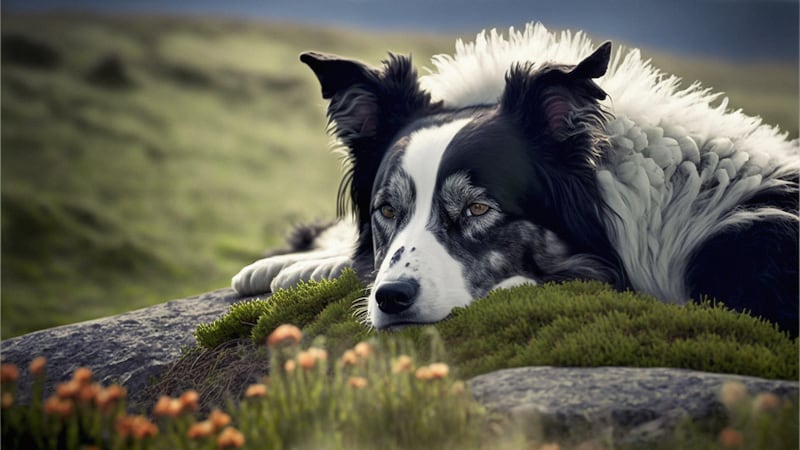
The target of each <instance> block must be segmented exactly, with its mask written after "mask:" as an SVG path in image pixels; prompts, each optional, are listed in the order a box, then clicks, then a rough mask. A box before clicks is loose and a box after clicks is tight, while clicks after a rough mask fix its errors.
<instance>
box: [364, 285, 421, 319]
mask: <svg viewBox="0 0 800 450" xmlns="http://www.w3.org/2000/svg"><path fill="white" fill-rule="evenodd" d="M418 291H419V283H417V282H416V281H414V280H397V281H389V282H387V283H383V284H381V285H380V287H378V290H377V291H375V300H377V301H378V308H380V309H381V311H383V312H385V313H386V314H397V313H399V312H402V311H405V310H406V309H408V308H409V307H410V306H411V305H412V304H413V303H414V300H415V299H416V298H417V292H418Z"/></svg>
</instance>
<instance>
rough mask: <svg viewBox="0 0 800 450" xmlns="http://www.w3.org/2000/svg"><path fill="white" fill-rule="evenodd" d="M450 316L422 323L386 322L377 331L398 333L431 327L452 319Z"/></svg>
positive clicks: (410, 321) (417, 321)
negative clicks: (410, 328)
mask: <svg viewBox="0 0 800 450" xmlns="http://www.w3.org/2000/svg"><path fill="white" fill-rule="evenodd" d="M452 316H453V315H452V314H448V315H447V316H445V318H444V319H441V320H432V321H422V320H395V321H387V323H385V324H381V326H380V327H378V329H380V330H382V331H400V330H402V329H403V328H407V327H413V326H423V325H433V324H435V323H440V322H444V321H445V320H447V319H449V318H450V317H452Z"/></svg>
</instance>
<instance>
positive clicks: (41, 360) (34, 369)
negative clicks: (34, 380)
mask: <svg viewBox="0 0 800 450" xmlns="http://www.w3.org/2000/svg"><path fill="white" fill-rule="evenodd" d="M46 365H47V358H45V357H44V356H37V357H36V358H33V361H31V364H30V366H28V371H29V372H30V373H31V375H33V376H37V377H38V376H39V375H41V374H43V373H44V367H45V366H46Z"/></svg>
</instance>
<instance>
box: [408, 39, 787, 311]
mask: <svg viewBox="0 0 800 450" xmlns="http://www.w3.org/2000/svg"><path fill="white" fill-rule="evenodd" d="M594 48H595V45H593V43H592V42H591V41H590V40H589V39H588V38H587V37H586V36H585V35H584V34H583V33H581V32H578V33H574V34H573V33H570V32H562V33H559V34H555V33H551V32H549V31H547V29H546V28H545V27H544V26H542V25H541V24H528V25H527V26H526V27H525V29H524V30H523V31H516V30H514V29H513V28H511V29H509V32H508V37H503V36H502V35H500V34H499V33H498V32H497V31H496V30H492V31H490V32H485V31H484V32H482V33H481V34H479V35H478V36H477V37H476V39H475V41H474V42H471V43H464V42H463V41H461V40H459V41H458V42H457V43H456V52H455V55H453V56H449V55H439V56H435V57H434V58H433V60H432V64H433V67H434V68H433V70H432V71H430V73H429V74H428V75H426V76H423V77H422V78H421V79H420V84H421V86H422V88H423V89H425V90H427V91H428V92H430V94H431V96H432V98H433V100H435V101H442V102H443V104H444V105H445V106H446V107H452V108H460V107H467V106H473V105H482V104H495V103H497V102H498V98H499V97H500V96H501V95H502V93H503V89H504V87H505V75H506V73H507V71H508V69H509V68H510V67H511V66H512V65H513V64H515V63H520V62H526V61H530V62H533V63H534V64H535V66H541V65H543V64H546V63H558V64H576V63H578V62H580V61H581V60H582V59H583V58H585V57H586V56H588V55H589V54H590V53H591V52H592V50H593V49H594ZM596 81H597V83H598V85H599V86H600V87H601V88H603V90H605V91H606V93H608V95H609V98H608V99H606V100H605V101H604V102H603V103H602V105H603V107H604V108H605V109H606V110H607V111H609V112H610V113H611V114H612V115H613V117H614V119H612V120H611V121H609V122H608V124H607V126H606V129H605V132H606V134H607V135H608V137H609V142H610V144H611V148H610V150H609V151H608V153H607V155H606V159H605V162H604V164H602V165H601V166H600V167H599V169H598V171H597V180H598V184H599V187H600V192H601V193H602V195H603V197H604V198H603V201H604V202H605V204H606V205H607V211H606V214H605V217H604V220H605V222H606V224H607V227H606V228H607V234H608V237H609V240H610V241H611V243H612V244H613V246H614V247H615V248H616V249H617V251H618V252H619V256H620V258H621V260H622V263H623V265H624V268H625V270H626V272H627V275H628V278H629V282H630V284H631V286H632V287H633V288H634V289H637V290H639V291H644V292H648V293H650V294H653V295H655V296H657V297H659V298H661V299H662V300H666V301H672V302H678V303H682V302H685V301H686V300H688V295H689V293H688V288H687V286H685V285H684V283H683V279H684V277H683V276H682V275H683V274H685V271H686V268H687V266H688V264H689V262H690V258H691V257H692V254H693V252H694V251H695V250H696V249H697V248H698V246H699V245H701V244H702V243H703V242H704V241H706V240H707V239H709V238H710V237H712V236H713V235H715V234H716V233H718V232H720V231H722V230H724V229H727V228H729V227H733V226H740V225H744V224H746V223H748V222H750V221H753V220H760V219H764V218H766V217H770V216H772V217H774V216H781V217H783V218H785V219H786V220H793V221H796V220H797V216H795V215H792V214H789V213H786V212H783V211H780V210H777V209H760V210H756V211H752V210H750V211H740V210H737V209H736V208H735V207H736V205H738V204H740V203H742V202H743V201H746V200H747V199H748V198H751V197H753V196H754V195H756V194H757V193H759V192H761V191H764V190H766V189H771V188H775V187H777V186H780V185H782V184H786V183H787V182H786V181H785V179H786V178H790V177H792V176H796V175H797V173H798V172H800V150H799V148H798V141H797V140H795V141H788V140H787V139H786V134H781V133H780V131H779V130H778V129H777V128H775V127H771V126H768V125H764V124H762V123H761V119H760V118H758V117H750V116H747V115H745V114H743V113H742V112H741V111H727V103H728V102H727V99H722V100H721V102H720V104H719V105H718V106H716V107H714V106H712V105H711V103H712V102H714V101H715V100H718V99H719V98H720V94H716V93H712V92H711V91H710V90H709V89H705V88H702V87H701V86H700V85H699V84H698V83H695V84H692V85H690V86H689V87H687V88H683V89H681V88H680V87H679V83H680V79H679V78H678V77H675V76H667V75H665V74H663V73H662V72H660V71H659V70H658V69H656V68H654V67H653V66H652V65H651V64H650V62H649V61H647V60H643V59H642V57H641V54H640V52H639V50H637V49H632V50H625V49H621V50H620V49H618V50H617V51H616V52H615V53H614V54H613V55H612V59H611V63H610V66H609V69H608V71H607V73H606V75H605V76H604V77H602V78H600V79H597V80H596Z"/></svg>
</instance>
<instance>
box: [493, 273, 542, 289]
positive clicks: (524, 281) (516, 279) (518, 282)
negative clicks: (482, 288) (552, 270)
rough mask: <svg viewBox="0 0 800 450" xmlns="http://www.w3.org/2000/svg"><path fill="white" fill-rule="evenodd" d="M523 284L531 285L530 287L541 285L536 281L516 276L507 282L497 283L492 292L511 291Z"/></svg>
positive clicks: (506, 280) (507, 279)
mask: <svg viewBox="0 0 800 450" xmlns="http://www.w3.org/2000/svg"><path fill="white" fill-rule="evenodd" d="M523 284H530V285H534V286H535V285H537V284H539V283H537V282H536V280H534V279H532V278H528V277H523V276H522V275H516V276H513V277H511V278H506V279H505V280H503V281H501V282H499V283H497V284H496V285H495V286H494V287H493V288H492V289H491V290H495V289H510V288H512V287H516V286H522V285H523Z"/></svg>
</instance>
